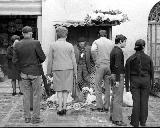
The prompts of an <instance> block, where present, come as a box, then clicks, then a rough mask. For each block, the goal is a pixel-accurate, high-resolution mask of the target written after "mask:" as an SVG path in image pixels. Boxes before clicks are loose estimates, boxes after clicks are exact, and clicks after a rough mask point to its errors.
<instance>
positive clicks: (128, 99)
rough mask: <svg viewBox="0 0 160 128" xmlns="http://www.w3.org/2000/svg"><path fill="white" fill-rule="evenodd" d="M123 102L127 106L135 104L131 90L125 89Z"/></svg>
mask: <svg viewBox="0 0 160 128" xmlns="http://www.w3.org/2000/svg"><path fill="white" fill-rule="evenodd" d="M123 103H124V104H125V106H128V107H132V106H133V100H132V94H131V92H126V89H124V92H123Z"/></svg>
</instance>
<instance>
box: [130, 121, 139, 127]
mask: <svg viewBox="0 0 160 128" xmlns="http://www.w3.org/2000/svg"><path fill="white" fill-rule="evenodd" d="M130 125H131V126H133V127H139V126H138V125H134V124H132V123H131V122H130Z"/></svg>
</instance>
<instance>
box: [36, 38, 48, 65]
mask: <svg viewBox="0 0 160 128" xmlns="http://www.w3.org/2000/svg"><path fill="white" fill-rule="evenodd" d="M36 54H37V56H38V59H39V61H40V63H43V62H44V61H45V59H46V56H45V54H44V52H43V50H42V47H41V44H40V42H39V41H38V42H37V45H36Z"/></svg>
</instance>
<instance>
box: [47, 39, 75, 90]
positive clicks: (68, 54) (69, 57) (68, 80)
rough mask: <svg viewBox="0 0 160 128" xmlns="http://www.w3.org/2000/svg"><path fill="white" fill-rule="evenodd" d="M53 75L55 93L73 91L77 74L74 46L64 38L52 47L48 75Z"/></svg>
mask: <svg viewBox="0 0 160 128" xmlns="http://www.w3.org/2000/svg"><path fill="white" fill-rule="evenodd" d="M51 73H53V86H54V89H55V91H69V92H71V91H72V88H73V74H74V73H75V74H77V64H76V59H75V54H74V48H73V45H72V44H71V43H68V42H66V40H65V39H63V38H60V39H58V40H57V41H56V42H54V43H53V44H52V45H51V47H50V50H49V56H48V65H47V74H51Z"/></svg>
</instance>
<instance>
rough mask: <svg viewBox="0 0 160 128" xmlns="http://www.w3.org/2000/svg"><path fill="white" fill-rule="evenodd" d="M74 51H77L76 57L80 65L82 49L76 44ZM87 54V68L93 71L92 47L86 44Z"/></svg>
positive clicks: (89, 71)
mask: <svg viewBox="0 0 160 128" xmlns="http://www.w3.org/2000/svg"><path fill="white" fill-rule="evenodd" d="M74 52H75V57H76V63H77V65H78V62H79V56H80V51H79V49H78V46H77V45H76V46H74ZM85 54H86V65H87V70H88V73H91V62H92V57H91V47H90V46H86V47H85Z"/></svg>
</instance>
